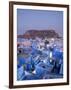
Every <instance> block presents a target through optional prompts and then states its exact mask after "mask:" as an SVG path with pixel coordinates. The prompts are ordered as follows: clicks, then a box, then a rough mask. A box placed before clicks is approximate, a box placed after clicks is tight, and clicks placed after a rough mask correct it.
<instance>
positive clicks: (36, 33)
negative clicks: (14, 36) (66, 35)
mask: <svg viewBox="0 0 71 90" xmlns="http://www.w3.org/2000/svg"><path fill="white" fill-rule="evenodd" d="M36 37H39V38H45V37H46V38H59V34H58V33H56V32H55V31H54V30H28V31H26V32H25V33H24V34H23V35H18V38H26V39H29V38H32V39H34V38H36Z"/></svg>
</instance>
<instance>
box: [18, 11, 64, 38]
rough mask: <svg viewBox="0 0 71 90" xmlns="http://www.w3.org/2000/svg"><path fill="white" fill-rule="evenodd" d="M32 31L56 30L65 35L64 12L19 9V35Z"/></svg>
mask: <svg viewBox="0 0 71 90" xmlns="http://www.w3.org/2000/svg"><path fill="white" fill-rule="evenodd" d="M30 29H37V30H43V29H47V30H48V29H54V30H55V31H56V32H57V33H59V35H60V36H62V35H63V12H62V11H48V10H31V9H17V33H18V34H24V33H25V31H27V30H30Z"/></svg>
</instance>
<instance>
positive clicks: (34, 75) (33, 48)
mask: <svg viewBox="0 0 71 90" xmlns="http://www.w3.org/2000/svg"><path fill="white" fill-rule="evenodd" d="M25 53H26V54H29V56H28V57H26V58H25V57H24V54H25ZM17 54H18V55H19V57H18V76H17V78H18V80H30V79H50V78H62V77H63V40H61V39H58V38H45V39H41V38H38V37H37V38H36V39H21V41H20V40H19V41H18V42H17ZM20 55H23V57H21V56H20ZM23 67H24V68H23Z"/></svg>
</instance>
